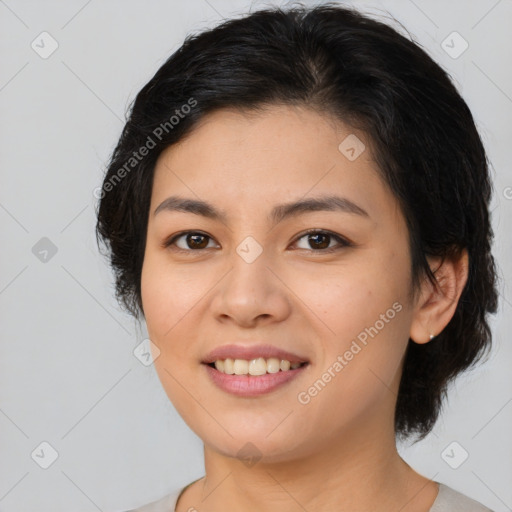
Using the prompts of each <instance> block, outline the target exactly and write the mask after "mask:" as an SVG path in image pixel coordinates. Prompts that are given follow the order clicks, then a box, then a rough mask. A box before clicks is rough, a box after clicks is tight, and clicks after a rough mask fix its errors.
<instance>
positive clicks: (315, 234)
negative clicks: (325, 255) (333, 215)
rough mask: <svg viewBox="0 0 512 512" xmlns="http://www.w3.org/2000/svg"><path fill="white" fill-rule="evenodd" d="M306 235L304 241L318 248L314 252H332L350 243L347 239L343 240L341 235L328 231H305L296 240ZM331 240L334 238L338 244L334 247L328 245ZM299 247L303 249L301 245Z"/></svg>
mask: <svg viewBox="0 0 512 512" xmlns="http://www.w3.org/2000/svg"><path fill="white" fill-rule="evenodd" d="M306 237H307V241H306V243H308V244H310V245H311V244H313V246H315V247H316V248H317V249H319V250H317V251H314V252H333V251H336V250H338V249H341V248H342V247H350V246H351V245H352V244H351V243H350V242H349V241H348V240H345V239H344V238H342V237H341V236H339V235H336V234H334V233H331V232H330V231H318V230H313V231H308V232H307V233H304V234H303V235H301V236H300V237H299V238H297V240H301V239H302V238H306ZM332 240H336V241H337V242H338V245H337V246H334V247H328V246H329V241H332ZM301 249H303V247H301ZM305 249H308V247H305Z"/></svg>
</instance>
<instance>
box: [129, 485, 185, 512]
mask: <svg viewBox="0 0 512 512" xmlns="http://www.w3.org/2000/svg"><path fill="white" fill-rule="evenodd" d="M182 491H183V489H176V490H174V491H172V492H171V493H169V494H166V495H165V496H164V497H163V498H160V499H159V500H157V501H152V502H151V503H147V504H146V505H142V506H140V507H137V508H134V509H130V510H127V511H126V512H174V510H175V508H176V503H177V501H178V496H179V495H180V494H181V492H182Z"/></svg>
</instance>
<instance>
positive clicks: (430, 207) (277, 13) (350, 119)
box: [96, 2, 498, 440]
mask: <svg viewBox="0 0 512 512" xmlns="http://www.w3.org/2000/svg"><path fill="white" fill-rule="evenodd" d="M274 105H276V106H277V105H289V106H307V107H310V108H312V109H315V111H317V112H319V113H321V114H325V115H326V116H331V117H332V118H335V119H339V120H340V121H342V122H343V123H345V124H346V125H347V126H349V127H352V128H354V129H359V130H362V133H364V134H365V135H366V137H367V138H368V140H367V141H365V142H368V144H369V145H370V146H371V148H372V152H373V155H374V157H375V160H376V163H377V165H378V171H379V175H380V176H381V177H382V178H383V180H384V182H385V183H387V184H388V185H389V187H390V190H391V191H392V192H393V193H394V195H395V196H396V198H397V200H398V203H399V205H400V208H401V211H402V213H403V215H404V218H405V220H406V222H407V227H408V234H409V246H410V251H411V275H412V280H413V284H412V289H413V291H414V293H415V292H416V291H417V290H418V285H419V283H420V282H421V279H422V278H423V277H425V276H427V277H428V279H429V280H430V281H431V282H432V284H434V285H436V278H435V271H434V272H432V271H431V269H430V267H429V264H428V261H427V256H429V255H431V256H441V257H443V258H444V257H449V256H452V255H457V254H458V253H460V251H461V249H463V248H466V249H467V251H468V254H469V275H468V280H467V282H466V285H465V287H464V289H463V291H462V295H461V297H460V300H459V303H458V305H457V308H456V311H455V313H454V315H453V317H452V319H451V320H450V322H449V323H448V325H447V326H446V328H445V329H444V330H443V331H442V332H441V333H439V334H438V335H437V336H436V338H435V339H434V340H432V341H430V342H428V343H426V344H418V343H414V342H413V341H412V340H411V339H409V343H408V346H407V349H406V354H405V360H404V365H403V372H402V376H401V381H400V387H399V393H398V398H397V404H396V410H395V434H396V435H397V436H399V437H402V438H406V437H409V436H411V435H412V434H416V435H417V436H418V439H417V440H420V439H422V438H424V437H425V436H426V435H427V434H428V433H429V432H430V431H431V430H432V429H433V427H434V424H435V422H436V420H437V418H438V416H439V414H440V411H441V408H442V404H443V399H444V398H445V397H446V395H447V386H448V384H449V382H450V381H451V380H452V379H453V378H454V377H456V376H457V375H458V374H459V373H461V372H463V371H464V370H466V369H469V368H471V367H472V366H474V365H475V363H476V362H477V361H479V360H480V359H481V357H482V355H483V354H484V352H485V349H490V345H491V330H490V327H489V324H488V322H487V313H489V312H492V313H495V312H496V310H497V302H498V294H497V290H496V279H497V275H496V268H495V262H494V259H493V256H492V254H491V242H492V239H493V231H492V227H491V224H490V214H489V209H488V208H489V201H490V196H491V192H492V190H491V189H492V184H491V182H490V177H489V167H488V160H487V156H486V153H485V150H484V147H483V144H482V141H481V139H480V136H479V134H478V131H477V128H476V126H475V122H474V120H473V117H472V114H471V112H470V110H469V108H468V106H467V104H466V103H465V101H464V100H463V99H462V97H461V96H460V95H459V93H458V92H457V90H456V88H455V86H454V85H453V83H452V82H451V80H450V78H449V75H448V74H447V73H446V72H445V71H444V70H443V69H442V68H441V67H440V66H439V65H438V64H436V63H435V62H434V61H433V60H432V59H431V58H430V57H429V55H428V54H427V53H426V52H425V51H424V50H423V49H422V48H421V47H420V46H419V45H418V44H417V43H415V42H413V41H411V40H409V39H408V38H406V37H405V36H403V35H401V34H399V32H398V31H396V30H395V29H393V28H392V27H391V26H388V25H387V24H384V23H381V22H379V21H377V20H375V19H372V18H370V17H367V16H366V15H363V14H361V13H360V12H358V11H357V10H355V9H352V8H347V7H341V6H340V5H338V4H336V3H334V2H328V3H325V4H323V5H318V6H316V7H305V6H303V5H302V4H299V5H295V6H292V7H288V8H278V7H275V8H267V9H262V10H259V11H256V12H254V13H251V14H247V15H245V16H244V17H241V18H238V19H231V20H227V21H225V22H223V23H222V24H220V25H218V26H217V27H215V28H213V29H209V30H205V31H203V32H201V33H198V34H194V35H192V34H190V35H188V36H187V37H186V39H185V41H184V43H183V45H182V46H181V47H180V48H179V49H178V50H177V51H175V52H174V53H173V54H172V55H171V56H170V57H169V58H168V59H167V60H166V62H165V63H164V64H163V65H162V66H161V67H160V69H158V71H157V72H156V74H155V75H154V76H153V78H151V80H150V81H149V82H148V83H147V84H146V85H145V86H144V87H143V88H142V89H141V91H140V92H139V93H138V94H137V96H136V98H135V100H134V102H133V103H132V104H131V106H130V108H129V110H130V112H129V115H128V116H127V121H126V124H125V126H124V129H123V131H122V134H121V137H120V139H119V141H118V143H117V146H116V147H115V149H114V151H113V153H112V156H111V158H110V161H109V163H108V169H107V172H106V175H105V178H104V181H103V186H102V189H101V193H100V196H101V197H100V201H99V206H98V209H97V225H96V237H97V242H98V245H100V244H99V240H100V239H101V240H102V241H103V243H104V245H105V246H106V247H107V249H108V256H109V258H110V264H111V266H112V269H113V271H114V273H115V290H116V297H117V299H118V300H119V302H120V304H121V305H122V306H123V307H124V308H125V309H126V310H127V311H128V312H129V313H131V314H132V315H134V316H135V317H136V318H139V315H140V314H141V313H142V315H143V314H144V312H143V309H142V301H141V270H142V264H143V259H144V251H145V243H146V235H147V223H148V212H149V206H150V200H151V190H152V183H153V175H154V169H155V164H156V161H157V158H158V156H159V155H160V154H161V152H162V151H163V150H164V149H165V148H167V147H169V146H171V145H173V144H175V143H177V142H178V141H181V140H183V139H184V138H185V137H186V136H187V135H188V134H190V133H191V132H192V131H193V129H194V127H195V126H196V125H197V123H198V121H199V120H200V119H202V118H203V117H204V116H205V115H206V114H208V113H211V112H214V111H216V110H218V109H224V108H229V109H235V110H239V111H241V112H242V111H243V112H249V111H253V112H256V113H258V112H260V111H263V110H264V109H265V108H267V107H272V106H274ZM144 147H145V148H146V150H145V151H143V150H142V148H144ZM139 152H140V154H139ZM142 154H144V155H145V156H143V157H142V156H141V155H142ZM100 252H101V247H100Z"/></svg>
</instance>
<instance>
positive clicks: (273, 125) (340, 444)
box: [141, 105, 468, 512]
mask: <svg viewBox="0 0 512 512" xmlns="http://www.w3.org/2000/svg"><path fill="white" fill-rule="evenodd" d="M350 134H355V135H356V136H357V137H358V138H359V139H360V140H361V141H363V143H364V144H365V146H366V149H365V150H364V151H363V152H362V154H361V155H360V156H359V157H358V158H356V159H355V160H354V161H350V160H349V159H348V158H347V157H346V156H345V155H344V154H343V153H342V152H341V151H340V150H339V149H338V146H339V145H340V143H341V142H342V141H343V140H344V139H345V138H346V137H347V136H348V135H350ZM370 146H371V144H370V141H368V140H367V137H366V135H365V134H364V133H360V132H355V131H354V130H352V129H350V128H349V127H348V126H346V125H345V124H343V123H342V122H340V121H339V120H335V119H333V118H331V117H329V116H327V115H326V114H320V113H317V112H315V111H314V110H311V109H309V108H307V107H299V106H297V107H291V106H281V105H279V106H270V107H268V108H266V109H265V110H264V111H263V112H257V113H254V112H252V113H250V114H249V113H247V112H245V113H242V112H240V111H235V110H226V109H224V110H218V111H216V112H214V113H211V114H209V115H208V116H206V117H205V118H204V119H203V120H202V121H201V122H200V124H199V125H197V126H196V128H195V129H194V130H193V131H192V132H191V134H190V135H189V136H188V137H187V138H185V139H183V140H182V141H181V142H180V143H179V144H177V145H174V146H171V147H169V148H167V149H166V150H165V151H164V152H163V153H162V154H161V155H160V157H159V159H158V161H157V165H156V168H155V176H154V182H153V190H152V197H151V206H150V214H149V222H148V231H147V240H146V250H145V256H144V263H143V269H142V278H141V287H142V302H143V309H144V315H145V320H146V323H147V328H148V333H149V337H150V339H151V340H152V342H153V343H154V344H155V346H156V347H158V350H159V351H160V352H159V354H157V352H156V350H155V349H153V354H154V357H155V358H156V360H155V363H154V364H155V368H156V370H157V373H158V376H159V379H160V381H161V383H162V385H163V387H164V389H165V392H166V393H167V395H168V397H169V399H170V400H171V401H172V403H173V404H174V406H175V408H176V410H177V411H178V412H179V414H180V415H181V416H182V417H183V419H184V421H185V422H186V423H187V424H188V425H189V426H190V428H191V429H192V430H193V431H194V432H195V433H196V434H197V435H198V436H199V437H200V438H201V439H202V440H203V442H204V457H205V477H203V478H202V479H201V480H199V481H197V482H195V483H194V484H192V485H191V486H190V487H188V488H187V489H186V490H185V492H184V493H183V494H182V496H181V497H180V499H179V501H178V503H177V508H176V510H177V512H185V511H187V510H189V508H190V507H194V508H195V509H196V510H200V511H202V512H221V511H222V512H223V511H225V510H226V507H227V506H229V508H230V509H232V510H245V511H249V510H250V511H251V512H264V511H265V512H270V511H275V510H280V512H299V511H303V510H308V511H315V512H322V511H325V512H327V511H332V510H337V511H346V512H348V511H350V512H353V511H356V510H360V511H363V510H364V511H367V510H376V511H379V512H391V511H393V512H397V511H398V510H400V512H427V511H428V510H429V509H430V507H431V506H432V503H433V502H434V500H435V498H436V496H437V493H438V486H437V484H436V483H435V482H432V481H430V480H429V479H428V478H426V477H424V476H422V475H420V474H418V473H417V472H416V471H414V469H413V468H411V467H410V466H409V465H408V464H407V463H406V462H405V461H404V460H403V459H402V458H401V457H400V456H399V454H398V452H397V449H396V442H395V434H394V422H393V419H394V409H395V404H396V398H397V392H398V386H399V382H400V375H401V370H402V363H403V356H404V353H405V350H406V347H407V343H408V340H409V338H412V340H414V342H416V343H427V342H429V340H430V334H431V333H433V334H438V333H440V332H441V331H442V330H443V329H444V327H445V326H446V325H447V324H448V322H449V321H450V319H451V318H452V316H453V314H454V312H455V308H456V305H457V301H458V299H459V297H460V294H461V292H462V289H463V287H464V285H465V283H466V280H467V272H468V270H467V267H468V259H467V253H466V252H465V251H464V252H463V253H462V255H461V256H460V257H459V258H458V259H453V260H445V261H444V262H442V264H441V262H440V261H434V260H432V261H431V263H432V265H433V267H432V268H434V269H437V271H436V276H437V277H438V281H439V283H440V286H439V289H435V288H434V287H433V286H432V285H431V284H430V283H429V282H428V280H426V279H425V280H424V282H423V285H422V288H421V290H419V293H417V294H416V295H415V296H414V297H413V296H411V294H410V291H411V274H410V267H411V263H410V262H411V259H410V258H411V257H410V252H409V244H408V232H407V228H406V223H405V219H404V217H403V215H402V213H401V210H400V209H399V206H398V203H397V201H396V199H395V197H394V195H393V194H392V192H391V191H390V189H389V188H388V187H387V186H386V184H385V183H384V182H383V181H382V180H381V179H380V177H379V175H378V173H377V170H376V169H377V168H376V163H375V161H374V158H373V156H372V153H371V149H370ZM325 195H337V196H340V197H344V198H346V199H348V200H350V201H352V202H353V203H355V204H356V205H357V206H359V207H360V208H362V209H364V210H365V211H366V212H367V214H368V216H365V215H360V214H357V213H353V212H347V211H314V212H311V211H309V212H305V213H301V214H297V215H294V216H293V217H290V218H287V219H284V220H282V221H281V222H279V223H277V224H275V225H273V224H272V223H271V221H270V219H269V218H268V215H269V213H270V211H271V210H272V208H273V207H275V206H276V205H281V204H283V203H289V202H293V201H297V200H302V199H310V198H319V197H321V196H325ZM169 196H179V197H181V198H189V199H195V200H202V201H207V202H208V203H210V204H212V205H213V206H214V207H215V208H217V209H219V210H222V211H223V212H224V213H225V216H226V220H225V221H219V220H213V219H211V218H207V217H204V216H201V215H198V214H194V213H190V212H185V211H169V210H165V209H163V210H161V211H159V212H158V213H157V214H156V215H155V214H154V212H155V210H156V209H157V207H158V206H159V205H160V204H161V203H162V202H163V201H164V200H165V199H167V198H168V197H169ZM308 229H318V230H319V231H322V232H325V231H327V233H323V236H320V237H318V236H317V237H315V236H313V237H311V235H310V236H308V235H304V231H306V230H308ZM185 230H190V231H191V232H192V233H193V234H195V236H196V238H194V237H192V239H190V238H189V239H187V236H186V235H185V236H181V237H179V238H178V239H177V240H175V242H174V244H172V245H169V246H167V247H166V246H165V242H166V241H167V240H169V239H170V238H171V237H172V236H173V235H176V234H179V233H180V232H182V231H185ZM197 232H199V233H197ZM329 234H336V235H339V236H340V237H342V238H345V239H347V240H348V241H349V242H350V243H351V244H352V245H351V246H346V245H344V244H342V243H340V242H338V241H337V240H336V238H334V237H332V236H331V237H330V236H329ZM198 235H199V236H198ZM200 235H203V236H200ZM249 236H250V237H252V238H253V239H254V240H256V241H257V243H258V244H259V246H260V247H261V249H262V251H263V252H262V253H261V254H260V255H259V256H258V257H257V258H256V259H255V261H253V262H251V263H248V262H247V261H246V260H244V259H243V258H242V257H241V256H240V255H239V253H238V252H237V247H239V246H240V244H241V243H242V241H244V240H245V239H246V238H247V237H249ZM335 247H338V249H337V250H335V251H333V252H330V253H329V252H326V248H327V249H330V248H335ZM180 249H181V250H180ZM396 302H398V303H399V304H400V305H401V306H402V308H401V310H400V312H399V313H397V314H396V315H395V316H394V318H393V319H392V320H390V321H389V322H387V323H385V326H384V327H383V328H381V329H380V330H379V332H378V334H377V335H374V337H373V338H371V337H369V341H368V343H367V345H366V346H364V348H362V350H361V351H360V352H358V353H357V354H356V355H355V356H354V357H353V359H352V360H351V361H349V362H348V364H347V365H346V366H345V367H344V368H343V369H342V370H341V371H339V372H338V373H337V374H336V376H335V377H334V378H332V379H331V381H330V382H329V383H328V384H327V385H326V386H325V387H324V388H323V389H322V390H321V391H320V392H318V394H317V395H316V396H314V397H312V398H311V400H310V401H309V403H307V404H302V403H300V402H299V401H298V398H297V397H298V394H299V393H300V392H303V391H307V390H308V388H310V386H312V384H313V383H314V382H315V381H316V380H317V379H319V378H320V377H321V376H322V374H323V373H324V372H325V371H326V369H327V368H328V367H332V365H333V363H334V362H335V361H336V360H337V356H338V355H342V354H344V353H345V351H346V350H348V349H349V347H350V345H351V343H352V341H353V340H354V339H356V337H357V335H358V334H360V333H361V332H362V331H364V329H365V328H368V327H370V326H374V325H375V323H376V321H377V320H379V318H380V315H381V314H383V313H385V312H386V311H387V310H388V309H389V308H391V307H392V305H393V304H394V303H396ZM228 343H241V344H244V343H245V344H247V345H257V344H259V343H270V344H273V345H277V346H279V347H282V348H284V349H285V350H289V351H292V352H295V353H297V354H299V355H302V356H305V357H306V358H307V359H308V360H309V361H310V365H309V366H308V367H307V368H306V369H305V371H303V372H302V374H301V375H299V376H297V377H296V378H295V379H294V380H292V381H291V382H289V383H287V384H285V385H284V386H282V387H281V388H280V389H278V390H275V391H273V392H271V393H268V394H266V395H262V396H259V397H249V398H247V397H240V396H234V395H232V394H228V393H226V392H224V391H222V390H221V389H219V388H218V387H216V386H215V385H214V384H213V383H212V382H211V381H210V379H209V377H208V375H207V372H206V369H205V366H204V365H202V364H201V360H202V359H203V358H204V356H205V355H206V354H207V353H208V352H209V351H211V350H212V349H213V348H215V347H217V346H220V345H224V344H228ZM246 443H252V445H254V446H255V447H256V450H257V454H258V456H260V457H261V458H260V459H259V460H257V462H256V464H254V465H250V464H247V463H246V462H245V461H243V460H242V458H241V456H240V455H238V452H239V450H241V449H242V448H243V447H244V446H246Z"/></svg>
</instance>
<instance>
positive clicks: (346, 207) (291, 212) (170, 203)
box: [153, 195, 370, 225]
mask: <svg viewBox="0 0 512 512" xmlns="http://www.w3.org/2000/svg"><path fill="white" fill-rule="evenodd" d="M162 211H181V212H188V213H193V214H195V215H201V216H203V217H207V218H209V219H212V220H217V221H220V222H223V223H226V222H227V218H228V216H227V214H226V212H225V211H223V210H218V209H217V208H215V206H213V205H211V204H209V203H207V202H205V201H201V200H197V199H187V198H182V197H178V196H170V197H168V198H167V199H165V200H164V201H163V202H162V203H160V205H158V207H157V208H156V209H155V211H154V213H153V215H156V214H157V213H159V212H162ZM318 211H338V212H344V213H350V214H354V215H360V216H361V217H366V218H370V215H369V214H368V212H367V211H366V210H364V209H363V208H361V207H360V206H358V205H357V204H355V203H354V202H352V201H351V200H350V199H347V198H346V197H340V196H333V195H329V196H322V197H317V198H311V199H301V200H299V201H295V202H292V203H285V204H280V205H277V206H275V207H274V208H273V209H272V211H271V212H270V215H269V220H270V221H271V222H272V224H273V225H275V224H278V223H279V222H282V221H283V220H285V219H287V218H289V217H293V216H296V215H301V214H304V213H308V212H318Z"/></svg>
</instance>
